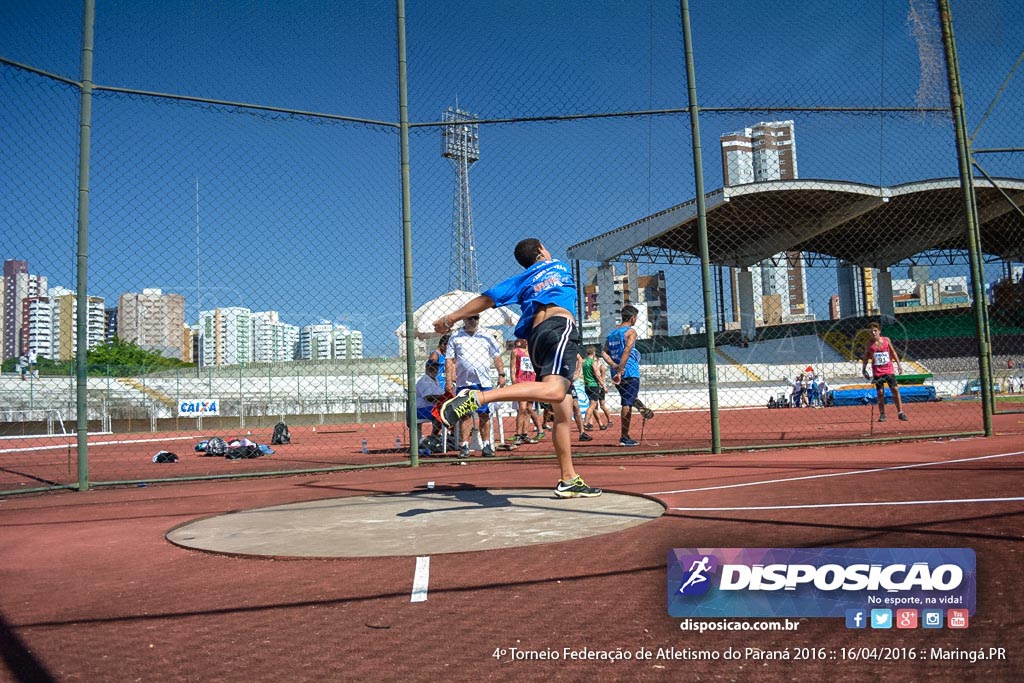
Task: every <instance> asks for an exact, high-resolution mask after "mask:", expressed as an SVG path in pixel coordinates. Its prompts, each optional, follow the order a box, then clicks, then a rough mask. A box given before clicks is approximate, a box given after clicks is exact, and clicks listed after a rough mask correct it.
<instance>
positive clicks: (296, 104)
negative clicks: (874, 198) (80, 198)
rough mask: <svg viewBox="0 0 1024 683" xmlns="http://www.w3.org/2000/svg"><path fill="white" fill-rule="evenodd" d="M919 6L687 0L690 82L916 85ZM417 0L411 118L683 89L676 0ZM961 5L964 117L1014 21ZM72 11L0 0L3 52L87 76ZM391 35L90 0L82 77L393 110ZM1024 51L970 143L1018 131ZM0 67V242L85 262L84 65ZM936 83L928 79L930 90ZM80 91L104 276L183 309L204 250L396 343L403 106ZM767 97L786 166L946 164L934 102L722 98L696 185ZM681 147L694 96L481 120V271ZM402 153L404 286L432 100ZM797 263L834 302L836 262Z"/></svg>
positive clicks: (330, 21)
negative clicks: (80, 160) (784, 130)
mask: <svg viewBox="0 0 1024 683" xmlns="http://www.w3.org/2000/svg"><path fill="white" fill-rule="evenodd" d="M920 4H921V5H922V6H923V7H924V8H925V9H926V10H928V11H931V12H933V11H934V10H933V8H932V5H933V3H931V2H930V1H929V2H927V3H920ZM908 7H909V5H908V3H907V2H905V1H904V2H898V1H895V0H885V1H884V2H883V1H881V0H878V1H877V2H866V3H818V2H792V1H790V2H773V3H763V2H702V1H696V0H694V1H692V2H691V12H692V15H693V22H694V41H695V45H696V48H697V49H696V64H697V71H698V72H697V78H698V83H697V86H698V94H699V97H700V101H701V104H703V105H704V106H709V107H748V108H752V107H764V108H768V107H807V106H847V107H869V106H913V105H914V103H915V101H916V97H917V93H918V90H919V88H920V85H921V81H922V77H923V75H922V74H927V73H928V69H927V68H925V69H922V67H921V62H920V55H921V52H920V51H919V49H918V48H919V46H918V44H917V43H915V41H914V39H913V36H912V34H911V26H910V25H909V24H908V21H907V16H908ZM406 10H407V21H408V23H407V37H408V45H409V53H408V54H409V78H410V87H409V101H410V117H411V119H412V121H413V122H431V121H437V120H438V119H439V117H440V113H441V111H443V110H444V109H445V108H446V107H448V106H451V105H453V104H455V102H456V100H458V102H459V103H460V104H461V105H462V106H463V107H464V108H466V109H468V110H470V111H472V112H474V113H476V114H477V115H479V116H481V117H482V118H485V119H488V118H489V119H497V118H514V117H542V116H557V115H569V114H586V113H611V112H618V111H628V110H649V109H651V110H653V109H667V108H681V107H685V104H686V100H685V97H686V86H685V80H684V71H683V68H684V67H683V49H682V42H681V38H680V29H679V6H678V2H675V0H671V1H669V0H648V1H645V2H637V1H633V2H627V1H626V0H605V1H599V2H561V3H550V2H510V1H496V2H487V3H481V2H472V1H469V0H466V1H464V2H430V3H426V2H416V1H413V0H409V2H407V4H406ZM953 12H954V20H955V21H956V22H957V23H956V26H957V36H958V40H959V47H960V61H961V69H962V71H963V78H964V83H965V88H966V90H967V103H968V109H969V121H970V125H969V127H970V128H972V129H973V127H974V123H976V122H977V120H978V119H979V117H980V115H981V113H982V112H983V111H984V109H985V107H986V106H987V105H988V103H989V101H990V100H991V98H992V96H993V95H994V94H995V92H996V91H997V89H998V88H999V86H1000V84H1001V83H1002V80H1003V78H1005V76H1006V74H1007V72H1008V71H1009V69H1010V67H1011V66H1012V64H1013V62H1014V60H1015V59H1016V57H1017V55H1018V54H1019V52H1020V50H1021V48H1022V47H1024V45H1021V40H1020V37H1019V35H1018V34H1019V32H1015V31H1010V30H1007V27H1009V26H1015V25H1016V26H1019V25H1021V18H1022V17H1021V16H1020V15H1021V12H1022V10H1021V8H1020V6H1019V4H1018V3H1009V2H999V0H982V1H981V2H975V3H971V4H970V11H969V12H968V5H967V4H966V3H964V2H954V3H953ZM80 14H81V12H80V8H79V7H78V6H76V3H73V2H65V1H63V0H8V1H7V2H4V3H0V55H2V56H3V57H5V58H8V59H11V60H15V61H18V62H22V63H27V64H31V65H33V66H35V67H37V68H40V69H43V70H46V71H51V72H54V73H57V74H60V75H64V76H67V77H69V78H73V79H74V78H78V76H79V74H80V57H79V53H78V50H79V46H80V30H79V23H80V19H81V17H80ZM395 60H396V48H395V28H394V3H393V2H390V1H383V0H381V1H369V2H347V3H337V2H326V1H324V2H320V1H305V2H286V1H284V0H276V1H264V2H219V3H211V2H201V1H200V0H191V1H186V0H182V1H171V2H153V1H149V0H136V1H134V2H130V1H127V0H97V20H96V51H95V76H94V79H95V82H96V83H98V84H102V85H106V86H115V87H122V88H132V89H138V90H145V91H154V92H166V93H176V94H183V95H189V96H195V97H206V98H213V99H217V100H225V101H235V102H247V103H259V104H263V105H269V106H274V107H282V108H288V109H296V110H302V111H311V112H320V113H330V114H339V115H345V116H350V117H356V118H363V119H369V120H372V121H391V122H393V121H397V118H398V111H397V94H396V87H397V70H396V66H395ZM932 66H933V67H934V65H932ZM939 66H940V67H941V64H940V65H939ZM1020 78H1021V76H1019V75H1018V77H1017V78H1016V80H1014V81H1012V82H1011V84H1010V86H1009V88H1008V89H1007V91H1006V93H1005V94H1004V96H1003V99H1002V101H1001V102H1000V104H999V106H998V107H997V110H996V112H995V113H994V114H993V116H992V117H991V119H990V120H989V122H988V123H987V124H986V126H985V128H984V129H983V131H982V133H981V134H979V137H978V139H977V140H976V144H977V145H979V146H988V147H997V146H1012V145H1019V142H1018V141H1019V133H1018V131H1019V130H1020V129H1021V123H1022V122H1021V120H1020V118H1021V114H1020V112H1021V111H1024V108H1022V106H1021V104H1022V100H1024V82H1022V81H1021V80H1020ZM939 83H940V85H941V86H943V87H944V85H945V81H944V80H940V81H939ZM0 88H2V89H3V90H4V92H5V93H6V95H5V97H3V98H0V130H2V131H3V133H2V135H3V139H2V145H0V180H2V181H3V185H4V186H5V187H6V188H8V190H9V191H8V192H7V193H6V194H5V195H4V196H3V197H0V253H2V255H3V257H4V258H23V259H27V260H28V261H29V262H30V264H31V269H32V271H33V272H37V273H42V274H46V275H48V276H49V277H50V283H51V285H57V284H60V285H66V286H72V287H73V286H74V281H73V273H74V263H75V245H74V229H75V214H74V210H75V205H74V202H75V198H76V177H75V173H76V171H77V162H76V159H75V154H76V151H75V150H76V142H77V123H78V119H77V117H78V113H77V112H78V109H77V95H76V92H75V90H74V88H72V87H70V86H66V85H62V84H59V83H54V82H51V81H48V80H46V79H40V78H38V77H34V76H33V77H30V76H26V75H25V74H24V73H21V72H16V71H15V70H12V69H10V68H9V67H2V68H0ZM943 93H944V90H942V89H940V90H939V91H938V94H937V95H932V96H931V97H926V98H925V99H924V101H923V102H924V104H926V105H928V106H942V105H943V104H944V103H945V96H944V95H943ZM93 113H94V126H93V156H92V178H91V186H92V194H91V202H92V205H91V212H90V253H91V260H90V285H89V292H90V293H91V294H97V295H100V296H104V297H106V298H107V299H108V302H110V303H112V302H113V299H115V298H116V296H117V295H118V294H119V293H121V292H123V291H137V290H139V289H141V288H143V287H162V288H163V289H165V291H175V292H178V293H181V294H183V295H184V296H185V297H186V302H187V303H186V305H187V310H188V313H187V316H186V318H187V320H189V321H194V319H195V311H196V310H197V308H198V307H199V304H198V302H197V294H196V284H197V283H196V280H197V270H198V274H199V277H198V279H199V292H200V294H199V296H200V297H201V299H202V303H201V305H202V308H204V309H205V308H209V307H212V306H228V305H246V306H249V307H251V308H252V309H253V310H265V309H275V310H278V311H280V312H281V314H282V317H283V319H284V320H286V321H287V322H291V323H293V324H299V325H302V324H310V323H316V322H319V321H320V320H321V319H329V320H334V321H336V322H340V323H344V324H347V325H349V326H351V327H355V328H357V329H361V330H363V331H364V334H365V335H366V345H367V351H368V353H371V354H383V355H391V354H393V353H395V351H396V349H397V343H396V340H395V338H394V337H393V336H392V330H394V328H395V327H397V326H398V325H399V324H400V323H401V320H402V314H403V307H404V302H403V300H402V295H403V279H402V275H403V274H402V270H401V263H402V261H401V233H400V230H401V223H400V194H399V181H400V176H399V166H398V135H397V132H396V131H395V130H394V129H393V128H389V127H386V126H374V125H368V124H360V123H347V122H339V121H323V120H311V119H307V118H303V117H292V116H287V115H282V114H274V113H266V112H263V113H254V112H251V111H242V110H230V109H224V108H213V107H208V106H205V105H196V104H183V103H176V102H171V101H168V100H153V99H149V98H138V97H132V96H127V95H122V94H114V93H98V94H97V95H96V98H95V100H94V112H93ZM777 118H793V119H795V120H796V121H797V127H796V131H797V133H796V135H797V145H798V159H799V165H800V175H801V177H802V178H829V179H835V178H849V179H852V180H856V181H859V182H869V183H880V184H894V183H898V182H905V181H909V180H919V179H923V178H928V177H935V176H946V175H954V174H955V173H956V166H955V158H954V157H953V156H952V144H953V141H952V135H951V132H950V130H949V128H948V123H947V122H945V121H943V120H941V119H938V118H936V117H931V118H929V117H926V116H921V115H916V114H914V115H890V116H886V117H878V116H872V115H866V114H828V115H821V114H807V113H795V114H794V113H787V112H771V111H745V112H722V113H708V114H705V115H704V116H703V117H702V119H701V132H702V134H703V146H704V158H705V173H706V179H705V184H706V187H707V189H708V190H711V189H714V188H716V187H719V186H720V185H721V174H720V170H719V168H718V159H717V138H718V136H719V135H720V134H722V133H724V132H728V131H731V130H736V129H737V128H742V127H744V126H749V125H752V124H753V123H756V122H757V121H761V120H771V119H777ZM689 148H690V137H689V122H688V119H687V117H686V116H684V115H678V116H663V117H654V118H625V119H623V118H616V119H600V120H590V121H574V122H560V123H551V122H537V123H519V124H490V125H484V126H482V129H481V160H480V161H479V162H478V163H477V164H476V165H475V166H474V167H473V169H472V171H471V174H470V178H471V188H472V197H473V209H474V219H475V227H476V237H477V249H478V254H479V262H480V269H481V279H482V280H483V281H484V282H485V284H486V283H489V282H492V281H494V280H497V279H500V278H503V277H506V276H508V275H510V274H511V273H513V272H514V271H515V270H516V268H517V267H516V266H515V264H514V263H513V262H512V259H511V257H510V252H511V248H512V246H513V245H514V244H515V242H516V241H518V239H520V238H521V237H524V236H528V235H537V236H539V237H541V238H542V239H544V240H545V242H547V243H548V245H549V246H550V248H551V249H552V251H553V252H554V253H555V255H556V256H560V255H564V251H565V249H566V248H567V247H568V246H570V245H572V244H574V243H576V242H578V241H581V240H583V239H586V238H588V237H591V236H593V235H596V234H600V233H601V232H604V231H607V230H609V229H612V228H615V227H618V226H620V225H623V224H625V223H628V222H631V221H634V220H637V219H639V218H641V217H643V216H645V215H647V214H649V213H651V212H654V211H657V210H660V209H663V208H666V207H668V206H672V205H674V204H678V203H681V202H683V201H686V200H688V199H690V198H692V196H693V178H692V176H693V174H692V164H691V162H690V158H689ZM410 155H411V169H412V170H411V178H412V193H413V208H412V212H413V213H412V226H413V242H414V263H413V268H414V270H413V273H414V278H415V280H414V281H415V285H414V287H415V289H414V291H415V302H414V303H415V305H419V304H421V303H423V302H425V301H426V300H428V299H430V298H432V297H434V296H437V295H438V294H441V293H443V292H444V291H447V289H448V282H447V270H448V251H449V229H450V224H451V197H452V188H451V186H452V171H451V169H450V167H449V165H448V162H447V161H446V160H444V159H442V158H441V157H440V135H439V132H438V130H437V129H435V128H416V129H414V130H413V132H412V135H411V152H410ZM1019 156H1020V155H1017V157H1019ZM984 162H985V163H987V164H988V170H989V172H990V173H993V174H995V175H1010V176H1016V177H1022V176H1024V169H1022V165H1024V164H1022V161H1021V160H1020V159H1019V158H1016V157H1014V156H1011V155H1000V156H998V157H987V158H986V159H985V160H984ZM197 179H198V181H199V201H198V203H197V201H196V187H195V185H196V180H197ZM197 206H198V228H199V235H200V256H199V259H198V261H197V258H196V228H197V225H196V224H197V216H196V214H197ZM584 265H589V264H584ZM645 270H648V269H645ZM666 270H667V272H668V279H669V307H670V324H671V328H672V330H673V331H677V330H678V328H679V326H680V325H682V324H684V323H686V322H688V321H690V320H694V319H698V318H701V317H702V315H703V314H702V312H701V310H700V308H699V299H700V297H699V290H698V289H697V284H698V283H697V280H696V275H697V271H696V268H694V267H667V268H666ZM954 270H958V272H959V271H962V270H963V269H954ZM896 275H897V276H902V273H900V272H897V273H896ZM813 278H814V279H813V281H812V285H811V286H812V291H811V298H812V302H813V303H814V305H815V308H816V310H818V311H819V312H822V311H823V310H824V306H825V305H826V304H827V297H828V294H830V293H831V289H834V276H833V275H831V274H830V273H828V272H824V271H822V272H817V273H814V274H813Z"/></svg>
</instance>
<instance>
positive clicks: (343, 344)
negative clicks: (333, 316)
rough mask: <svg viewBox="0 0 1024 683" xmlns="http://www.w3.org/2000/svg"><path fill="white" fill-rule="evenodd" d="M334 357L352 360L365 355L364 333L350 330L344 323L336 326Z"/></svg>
mask: <svg viewBox="0 0 1024 683" xmlns="http://www.w3.org/2000/svg"><path fill="white" fill-rule="evenodd" d="M334 357H335V358H337V359H339V360H352V359H353V358H362V357H363V333H362V332H360V331H359V330H350V329H349V328H347V327H345V326H344V325H338V326H336V327H335V328H334Z"/></svg>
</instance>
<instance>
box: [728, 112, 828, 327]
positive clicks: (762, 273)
mask: <svg viewBox="0 0 1024 683" xmlns="http://www.w3.org/2000/svg"><path fill="white" fill-rule="evenodd" d="M720 144H721V150H722V179H723V182H724V183H725V185H726V186H727V187H732V186H736V185H746V184H748V183H763V182H769V181H772V180H795V179H797V178H798V177H799V172H798V170H797V163H796V136H795V133H794V125H793V121H763V122H761V123H758V124H756V125H754V126H751V127H750V128H744V129H743V130H740V131H735V132H732V133H726V134H725V135H722V136H721V138H720ZM730 275H731V288H732V291H733V293H734V296H733V319H734V320H739V318H740V313H739V301H738V300H737V296H736V292H737V290H738V287H737V283H736V273H735V271H733V272H731V273H730ZM751 275H752V277H753V283H754V317H755V319H756V321H757V322H759V323H762V324H765V323H767V324H773V323H780V322H792V321H798V320H808V319H813V317H814V316H813V315H812V314H811V312H810V311H809V310H808V306H807V280H806V278H805V274H804V257H803V254H802V253H801V252H799V251H789V252H783V253H780V254H775V255H774V256H772V257H771V258H770V259H766V260H764V261H761V262H760V263H757V264H754V265H753V266H751Z"/></svg>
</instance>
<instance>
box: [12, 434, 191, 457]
mask: <svg viewBox="0 0 1024 683" xmlns="http://www.w3.org/2000/svg"><path fill="white" fill-rule="evenodd" d="M68 438H69V439H71V440H69V441H68V443H66V444H59V445H57V446H36V447H26V448H3V449H0V453H25V452H29V451H55V450H62V449H67V448H74V447H75V445H76V442H75V441H74V435H70V436H69V437H68ZM189 440H192V441H195V440H196V437H194V436H167V437H163V438H159V439H125V440H123V441H93V442H91V443H90V444H89V448H92V447H93V446H124V445H126V444H133V443H160V442H162V441H189ZM199 440H200V441H202V439H199Z"/></svg>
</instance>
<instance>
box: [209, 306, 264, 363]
mask: <svg viewBox="0 0 1024 683" xmlns="http://www.w3.org/2000/svg"><path fill="white" fill-rule="evenodd" d="M199 336H200V339H199V347H200V356H199V359H200V361H201V362H202V364H203V365H237V364H239V363H248V362H250V361H251V360H252V312H251V311H250V310H249V309H248V308H242V307H239V306H235V307H230V308H215V309H213V310H212V311H200V313H199Z"/></svg>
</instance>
